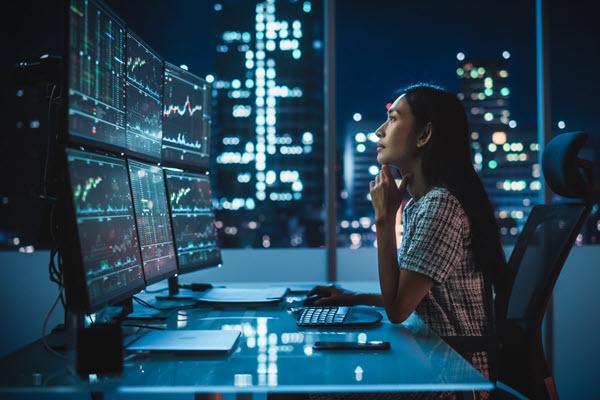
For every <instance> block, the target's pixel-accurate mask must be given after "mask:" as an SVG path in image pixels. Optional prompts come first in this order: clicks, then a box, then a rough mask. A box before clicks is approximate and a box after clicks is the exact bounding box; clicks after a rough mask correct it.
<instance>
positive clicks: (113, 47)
mask: <svg viewBox="0 0 600 400" xmlns="http://www.w3.org/2000/svg"><path fill="white" fill-rule="evenodd" d="M69 19H70V24H69V26H70V32H69V92H68V96H69V106H68V113H69V129H68V131H69V138H70V140H71V141H74V142H77V143H83V144H87V143H89V142H92V143H95V144H97V143H102V144H103V147H114V148H116V149H117V150H124V149H125V147H126V140H125V132H126V129H125V123H126V115H125V75H126V73H125V42H126V34H125V25H124V24H123V23H122V22H121V21H120V20H119V19H118V18H117V17H116V16H115V15H113V14H112V13H110V12H109V11H108V10H106V9H104V8H103V7H102V6H101V5H100V4H97V3H95V2H88V1H85V0H71V2H70V7H69Z"/></svg>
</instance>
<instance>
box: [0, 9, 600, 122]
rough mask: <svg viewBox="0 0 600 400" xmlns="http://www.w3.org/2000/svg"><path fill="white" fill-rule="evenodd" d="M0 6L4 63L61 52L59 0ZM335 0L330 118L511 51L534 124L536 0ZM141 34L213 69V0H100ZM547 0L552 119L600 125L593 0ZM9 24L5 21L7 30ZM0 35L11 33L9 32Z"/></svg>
mask: <svg viewBox="0 0 600 400" xmlns="http://www.w3.org/2000/svg"><path fill="white" fill-rule="evenodd" d="M12 3H13V2H11V5H10V6H9V8H8V9H6V10H5V12H4V13H3V14H2V18H3V21H2V26H3V33H4V35H3V37H4V38H5V42H6V43H5V46H6V47H5V51H4V54H5V57H3V58H2V59H3V62H2V64H1V65H2V68H3V70H6V69H7V68H10V66H11V65H13V64H14V63H16V62H18V61H22V60H28V61H34V60H35V59H37V58H38V57H39V55H41V54H44V53H50V54H55V55H61V54H62V30H63V15H62V14H63V2H62V1H61V0H52V1H39V0H36V1H29V2H21V3H20V4H12ZM370 3H371V4H372V5H365V4H366V3H365V2H364V1H362V0H343V1H342V0H338V2H337V17H338V18H337V34H338V37H337V55H338V60H337V63H338V80H337V85H338V97H337V98H338V127H339V129H340V131H341V130H343V128H344V126H345V122H346V121H349V120H350V119H351V118H352V115H353V114H354V113H355V112H360V113H362V114H363V115H364V116H365V117H372V116H375V117H377V116H379V115H380V116H381V117H382V118H383V117H384V113H385V104H386V102H387V101H388V100H389V99H390V96H391V95H392V93H393V92H394V91H395V90H396V89H398V88H400V87H403V86H405V85H407V84H410V83H414V82H419V81H427V82H435V83H438V84H440V85H442V86H445V87H447V88H448V89H450V90H452V91H458V89H459V86H458V85H459V83H458V79H457V76H456V73H455V70H456V68H457V60H456V54H457V53H458V52H459V51H462V52H463V53H465V54H466V56H467V58H468V59H485V58H496V57H499V56H500V54H501V53H502V51H504V50H508V51H509V52H510V53H511V55H512V56H511V58H510V60H509V65H508V69H509V72H510V77H509V85H510V88H511V111H512V116H511V117H512V118H513V119H515V120H516V121H517V122H518V124H519V125H520V126H534V125H535V124H536V107H537V106H536V77H535V65H536V59H535V2H534V0H529V1H522V0H510V1H502V2H492V1H487V0H483V1H478V2H465V1H462V2H458V3H459V4H460V6H457V5H455V4H451V2H447V1H439V0H436V1H434V0H422V1H418V2H415V1H384V0H378V1H377V0H376V1H372V2H370ZM107 4H108V5H109V6H111V7H112V8H113V10H114V11H115V12H116V13H117V14H118V15H120V16H121V17H122V18H123V19H124V20H125V21H126V22H127V23H128V24H129V25H130V26H131V27H132V29H133V30H135V31H136V32H137V33H138V35H139V36H141V37H142V38H143V39H144V40H145V41H146V42H147V43H148V44H149V45H150V46H151V47H153V48H154V49H155V50H157V51H158V52H159V53H160V54H161V55H162V56H164V57H165V58H166V59H167V60H169V61H171V62H173V63H175V64H184V63H185V64H187V65H188V66H189V67H190V71H192V72H194V73H196V74H197V75H200V76H205V75H206V74H209V73H214V72H215V71H214V49H215V37H214V21H213V13H214V10H213V8H212V4H214V3H213V2H211V1H200V2H191V1H185V2H184V1H175V2H170V3H168V4H169V5H168V7H167V6H165V4H167V3H165V2H164V1H161V0H147V1H140V0H130V1H122V0H108V1H107ZM576 4H577V6H576V7H575V6H572V5H569V4H567V2H564V1H558V0H552V1H549V10H550V23H551V27H550V43H551V52H550V54H551V80H552V120H553V126H554V127H555V126H556V123H557V122H558V121H559V120H564V121H565V122H566V125H567V127H566V130H568V131H570V130H588V131H590V132H600V123H599V122H598V119H597V117H596V114H597V108H598V104H599V102H598V100H597V98H596V96H597V94H598V93H599V92H600V90H599V89H600V74H599V73H598V69H599V65H600V33H599V32H598V29H597V27H596V26H597V23H596V21H595V13H593V12H592V9H593V8H592V7H591V5H592V4H593V3H592V2H591V1H580V2H577V3H576ZM8 27H10V29H8ZM8 38H14V39H11V40H8Z"/></svg>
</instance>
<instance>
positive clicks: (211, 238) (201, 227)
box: [165, 169, 222, 273]
mask: <svg viewBox="0 0 600 400" xmlns="http://www.w3.org/2000/svg"><path fill="white" fill-rule="evenodd" d="M165 176H166V181H167V192H168V196H169V203H170V210H171V219H172V221H173V236H174V237H175V247H176V249H177V262H178V266H179V272H180V273H186V272H192V271H196V270H199V269H203V268H208V267H214V266H218V265H220V264H221V262H222V261H221V250H220V249H219V247H218V246H217V229H216V227H215V216H214V213H213V208H212V192H211V188H210V179H209V177H208V176H207V175H204V174H195V173H189V172H181V171H173V170H169V169H165Z"/></svg>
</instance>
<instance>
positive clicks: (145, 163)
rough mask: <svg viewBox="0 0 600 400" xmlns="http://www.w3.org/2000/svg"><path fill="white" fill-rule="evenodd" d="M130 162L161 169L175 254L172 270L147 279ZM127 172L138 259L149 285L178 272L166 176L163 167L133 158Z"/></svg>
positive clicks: (128, 162) (128, 161)
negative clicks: (140, 261) (138, 250)
mask: <svg viewBox="0 0 600 400" xmlns="http://www.w3.org/2000/svg"><path fill="white" fill-rule="evenodd" d="M130 162H135V163H139V164H144V165H148V166H153V167H158V168H160V170H161V174H162V177H163V184H164V187H165V202H166V205H167V212H168V216H167V218H169V223H170V224H171V227H170V228H169V232H171V242H172V244H173V254H174V256H175V269H174V270H173V271H168V272H165V273H163V274H161V275H155V276H154V277H152V278H150V279H148V277H147V276H146V269H145V268H144V255H143V252H142V242H141V241H140V227H139V224H138V218H137V214H136V208H135V200H134V198H133V187H132V185H131V169H130ZM126 164H127V174H128V176H129V190H130V192H131V200H132V203H133V216H134V220H135V227H136V234H137V237H138V244H139V249H140V259H141V260H142V271H143V273H144V281H145V282H146V286H150V285H153V284H155V283H157V282H160V281H162V280H164V279H168V278H171V277H173V276H176V275H177V274H178V273H179V262H178V259H177V246H176V244H175V237H174V236H173V220H172V219H171V207H170V205H169V195H168V192H167V182H166V176H165V173H164V170H163V168H161V167H160V166H158V165H156V164H151V163H147V162H143V161H139V160H134V159H127V163H126Z"/></svg>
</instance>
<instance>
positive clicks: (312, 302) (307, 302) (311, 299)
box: [302, 294, 327, 306]
mask: <svg viewBox="0 0 600 400" xmlns="http://www.w3.org/2000/svg"><path fill="white" fill-rule="evenodd" d="M325 297H327V296H323V295H322V294H313V295H312V296H309V297H307V298H306V299H304V300H302V305H303V306H314V305H315V301H317V300H319V299H323V298H325Z"/></svg>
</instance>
